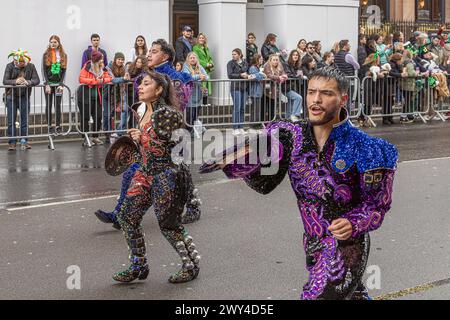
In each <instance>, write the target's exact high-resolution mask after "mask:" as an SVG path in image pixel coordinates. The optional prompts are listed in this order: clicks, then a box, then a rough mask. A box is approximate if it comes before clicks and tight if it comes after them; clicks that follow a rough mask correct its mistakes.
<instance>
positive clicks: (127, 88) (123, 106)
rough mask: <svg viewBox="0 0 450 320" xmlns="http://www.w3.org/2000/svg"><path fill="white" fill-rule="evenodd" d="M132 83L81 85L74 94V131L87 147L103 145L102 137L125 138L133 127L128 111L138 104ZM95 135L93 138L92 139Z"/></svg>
mask: <svg viewBox="0 0 450 320" xmlns="http://www.w3.org/2000/svg"><path fill="white" fill-rule="evenodd" d="M137 101H138V100H137V94H136V92H135V90H134V85H133V83H132V82H127V83H120V84H113V83H109V84H105V85H97V86H89V85H80V86H79V87H78V88H77V90H76V92H75V104H76V106H77V112H75V123H74V125H75V130H76V131H77V132H78V133H79V134H81V135H83V136H84V139H85V142H84V145H86V146H88V147H92V144H93V143H94V144H96V142H98V143H100V142H101V143H103V141H101V140H100V141H99V140H96V139H100V138H99V135H100V134H102V135H103V134H104V135H106V136H108V137H109V136H111V135H112V134H115V135H117V136H120V135H122V134H123V133H125V132H126V130H128V129H129V127H130V121H129V118H130V115H131V112H130V111H129V108H130V107H131V106H132V105H133V104H134V103H135V102H137ZM89 135H92V137H93V139H92V140H91V139H89Z"/></svg>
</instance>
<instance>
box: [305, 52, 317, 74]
mask: <svg viewBox="0 0 450 320" xmlns="http://www.w3.org/2000/svg"><path fill="white" fill-rule="evenodd" d="M316 69H317V63H316V60H314V58H312V57H311V56H309V55H306V56H304V57H303V59H302V72H303V75H304V76H305V77H307V78H308V79H309V78H310V76H311V74H312V73H313V72H314V71H315V70H316Z"/></svg>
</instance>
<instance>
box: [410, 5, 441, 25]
mask: <svg viewBox="0 0 450 320" xmlns="http://www.w3.org/2000/svg"><path fill="white" fill-rule="evenodd" d="M444 12H445V7H444V1H443V0H417V1H416V17H417V20H419V21H436V22H437V21H444V18H445V15H444Z"/></svg>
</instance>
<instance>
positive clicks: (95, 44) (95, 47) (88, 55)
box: [81, 33, 108, 68]
mask: <svg viewBox="0 0 450 320" xmlns="http://www.w3.org/2000/svg"><path fill="white" fill-rule="evenodd" d="M91 44H92V45H90V46H89V47H88V48H87V49H86V50H85V51H84V52H83V58H82V59H81V68H83V67H84V65H85V64H86V63H87V62H88V61H90V60H91V59H92V53H93V52H95V51H98V52H100V53H101V54H102V56H103V65H104V66H107V65H108V57H107V56H106V51H105V50H103V49H102V48H100V36H99V35H98V34H96V33H94V34H93V35H91Z"/></svg>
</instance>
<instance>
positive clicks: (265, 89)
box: [185, 80, 279, 128]
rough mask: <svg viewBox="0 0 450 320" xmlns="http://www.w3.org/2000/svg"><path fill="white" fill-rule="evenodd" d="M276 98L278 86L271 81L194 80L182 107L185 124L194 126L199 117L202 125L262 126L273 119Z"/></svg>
mask: <svg viewBox="0 0 450 320" xmlns="http://www.w3.org/2000/svg"><path fill="white" fill-rule="evenodd" d="M208 83H209V84H210V88H211V90H210V92H209V91H208V90H207V88H208V86H207V84H208ZM278 100H279V85H278V84H277V83H276V82H274V81H270V80H262V81H257V80H210V81H205V82H200V81H197V82H194V85H193V90H192V94H191V97H190V99H189V103H188V105H187V107H186V110H185V119H186V124H187V126H188V127H195V121H196V120H200V121H201V125H202V126H204V127H205V128H211V127H230V126H232V127H234V128H238V127H242V126H244V125H245V126H247V125H249V126H252V127H254V128H261V127H262V124H263V123H265V122H268V121H272V120H274V119H275V118H276V116H277V113H278V110H277V108H278V106H277V104H278V103H277V102H278Z"/></svg>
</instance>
